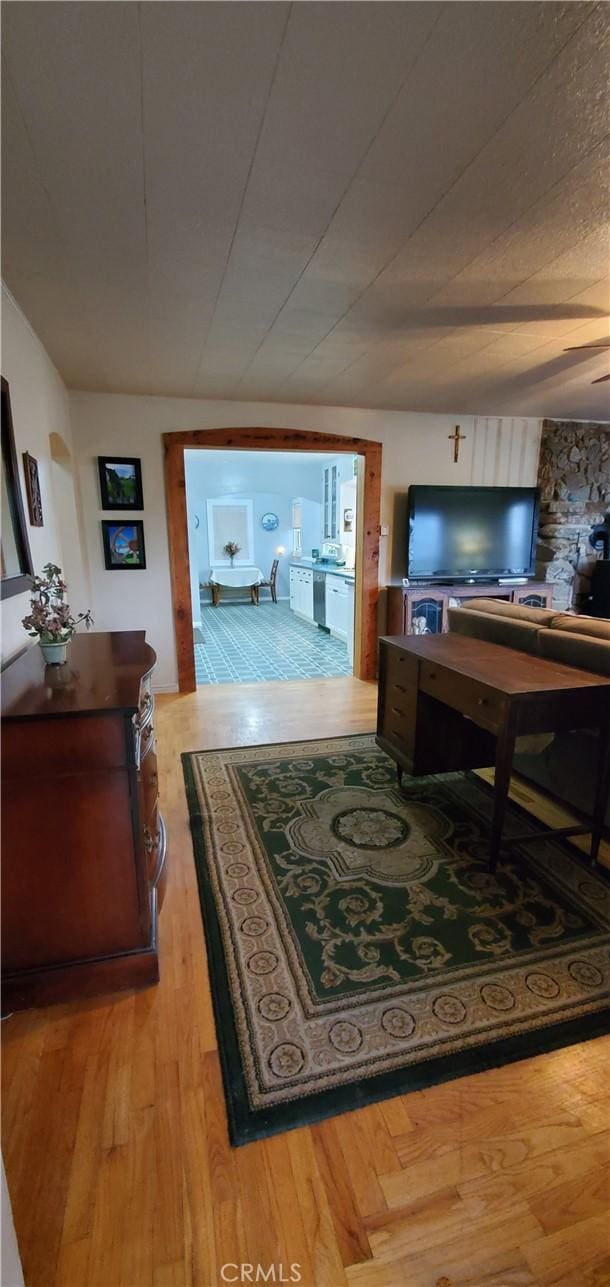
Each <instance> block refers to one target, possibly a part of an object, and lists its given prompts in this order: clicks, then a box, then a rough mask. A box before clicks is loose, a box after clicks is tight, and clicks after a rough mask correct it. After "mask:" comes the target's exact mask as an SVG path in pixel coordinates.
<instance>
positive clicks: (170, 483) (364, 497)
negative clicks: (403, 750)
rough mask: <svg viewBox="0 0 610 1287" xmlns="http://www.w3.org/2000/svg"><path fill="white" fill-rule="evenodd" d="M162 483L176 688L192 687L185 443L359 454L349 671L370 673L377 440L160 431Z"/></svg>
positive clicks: (277, 432)
mask: <svg viewBox="0 0 610 1287" xmlns="http://www.w3.org/2000/svg"><path fill="white" fill-rule="evenodd" d="M163 443H164V447H165V487H166V497H167V521H168V536H169V551H170V573H171V580H172V597H173V607H174V623H175V633H176V659H177V664H178V686H179V689H180V692H181V693H192V692H194V691H195V688H196V682H195V657H194V649H193V611H192V603H191V582H190V572H189V547H188V520H187V512H186V486H185V474H184V451H185V448H187V447H188V448H203V449H205V448H207V449H210V448H215V449H218V448H220V449H221V450H223V451H230V450H232V449H233V450H241V451H243V450H244V449H245V450H248V451H316V452H320V451H327V452H330V453H332V454H338V453H345V452H348V453H350V454H354V455H357V456H361V457H362V458H363V462H364V464H363V466H362V467H361V469H360V470H359V473H358V507H357V515H356V523H357V550H358V558H357V561H356V582H355V604H356V611H355V625H356V630H357V635H356V639H355V649H354V673H355V675H356V676H357V677H358V678H359V679H374V678H375V675H376V673H377V604H378V599H379V517H380V506H381V443H380V442H374V441H373V440H371V439H369V438H351V437H344V436H343V435H342V434H330V433H316V432H313V431H311V432H310V431H308V430H304V429H267V428H263V427H252V428H247V427H246V428H235V429H193V430H188V431H182V432H176V433H166V434H164V435H163Z"/></svg>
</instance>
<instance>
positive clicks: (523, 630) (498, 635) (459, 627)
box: [449, 600, 540, 652]
mask: <svg viewBox="0 0 610 1287" xmlns="http://www.w3.org/2000/svg"><path fill="white" fill-rule="evenodd" d="M480 602H483V600H480ZM449 629H450V630H451V631H453V632H454V633H456V634H460V635H468V636H469V637H470V638H471V639H486V640H487V642H488V643H497V644H504V646H505V647H506V648H517V649H518V650H519V652H536V651H537V644H536V640H537V637H538V634H539V631H540V627H539V626H538V625H536V624H535V622H533V621H520V620H516V619H513V620H511V618H510V617H503V616H496V615H495V614H494V613H491V612H473V611H472V610H471V609H469V610H468V612H467V611H466V609H465V608H450V609H449Z"/></svg>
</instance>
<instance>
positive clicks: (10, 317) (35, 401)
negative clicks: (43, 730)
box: [2, 285, 89, 661]
mask: <svg viewBox="0 0 610 1287" xmlns="http://www.w3.org/2000/svg"><path fill="white" fill-rule="evenodd" d="M2 374H3V375H4V377H5V378H6V379H7V380H8V383H9V389H10V396H11V409H12V414H13V428H14V431H15V447H16V450H17V460H18V464H19V476H20V481H21V494H22V497H23V502H24V509H25V514H26V524H27V530H28V537H29V541H30V549H31V551H32V559H33V563H34V571H35V572H40V570H41V569H42V567H43V566H44V564H45V563H49V562H53V563H58V564H59V565H60V567H62V568H63V569H64V572H65V574H66V580H67V581H68V589H69V594H68V598H69V601H70V605H71V607H72V608H73V610H74V611H75V612H81V611H83V610H84V609H86V608H88V607H89V589H88V583H87V574H86V569H85V566H84V564H83V558H82V550H81V543H80V536H79V526H78V521H77V513H76V502H75V497H74V490H73V488H72V485H71V483H70V482H69V472H70V471H69V467H70V453H71V452H72V431H71V427H70V401H69V396H68V392H67V390H66V388H65V386H64V384H63V381H62V380H61V377H60V376H59V375H58V373H57V371H56V370H55V367H54V366H53V364H52V362H51V360H50V358H49V357H48V356H47V353H46V351H45V349H44V348H43V346H42V344H41V343H40V340H39V339H38V338H37V336H36V335H35V334H34V332H33V331H32V329H31V327H30V324H29V322H27V321H26V319H25V317H24V316H23V313H22V312H21V310H20V309H19V308H18V306H17V304H16V303H15V301H14V299H13V298H12V296H11V294H10V292H9V291H8V290H7V289H6V287H5V286H4V285H3V286H2ZM50 434H57V435H59V437H60V438H61V439H62V441H63V443H64V444H65V448H66V453H67V454H65V455H64V460H63V464H62V465H58V464H57V463H56V462H54V461H52V458H51V445H50V441H49V435H50ZM24 451H29V453H30V455H31V456H35V457H36V459H37V461H38V471H39V477H40V491H41V496H42V506H43V516H44V526H43V527H30V523H29V518H28V513H27V503H26V498H25V485H24V476H23V462H22V453H23V452H24ZM58 470H61V473H58ZM28 606H29V595H28V594H27V592H26V593H25V594H19V595H14V596H13V598H11V599H4V600H3V602H2V660H3V661H5V660H7V659H8V658H9V657H11V656H13V654H14V653H16V652H19V651H20V650H21V649H22V648H23V646H24V644H29V643H30V640H29V638H28V636H27V635H26V633H25V631H24V629H23V626H22V625H21V618H22V617H24V616H25V614H26V612H27V610H28Z"/></svg>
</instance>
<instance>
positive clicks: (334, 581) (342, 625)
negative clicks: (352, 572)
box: [326, 575, 349, 641]
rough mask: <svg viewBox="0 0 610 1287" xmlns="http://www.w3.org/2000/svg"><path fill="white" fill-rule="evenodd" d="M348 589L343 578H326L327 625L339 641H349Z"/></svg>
mask: <svg viewBox="0 0 610 1287" xmlns="http://www.w3.org/2000/svg"><path fill="white" fill-rule="evenodd" d="M348 607H349V604H348V589H347V583H346V581H345V580H344V578H343V577H342V576H334V575H333V576H327V578H326V625H327V627H328V629H329V630H330V632H331V634H333V635H336V636H337V638H338V639H343V640H345V641H346V640H347V626H348Z"/></svg>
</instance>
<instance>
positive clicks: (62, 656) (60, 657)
mask: <svg viewBox="0 0 610 1287" xmlns="http://www.w3.org/2000/svg"><path fill="white" fill-rule="evenodd" d="M68 642H69V640H67V639H64V640H63V643H62V642H61V640H54V641H53V642H52V643H43V641H42V639H40V640H39V643H38V647H39V648H40V651H41V653H42V655H43V657H44V659H45V661H46V663H47V666H64V665H65V663H66V656H67V652H68Z"/></svg>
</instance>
